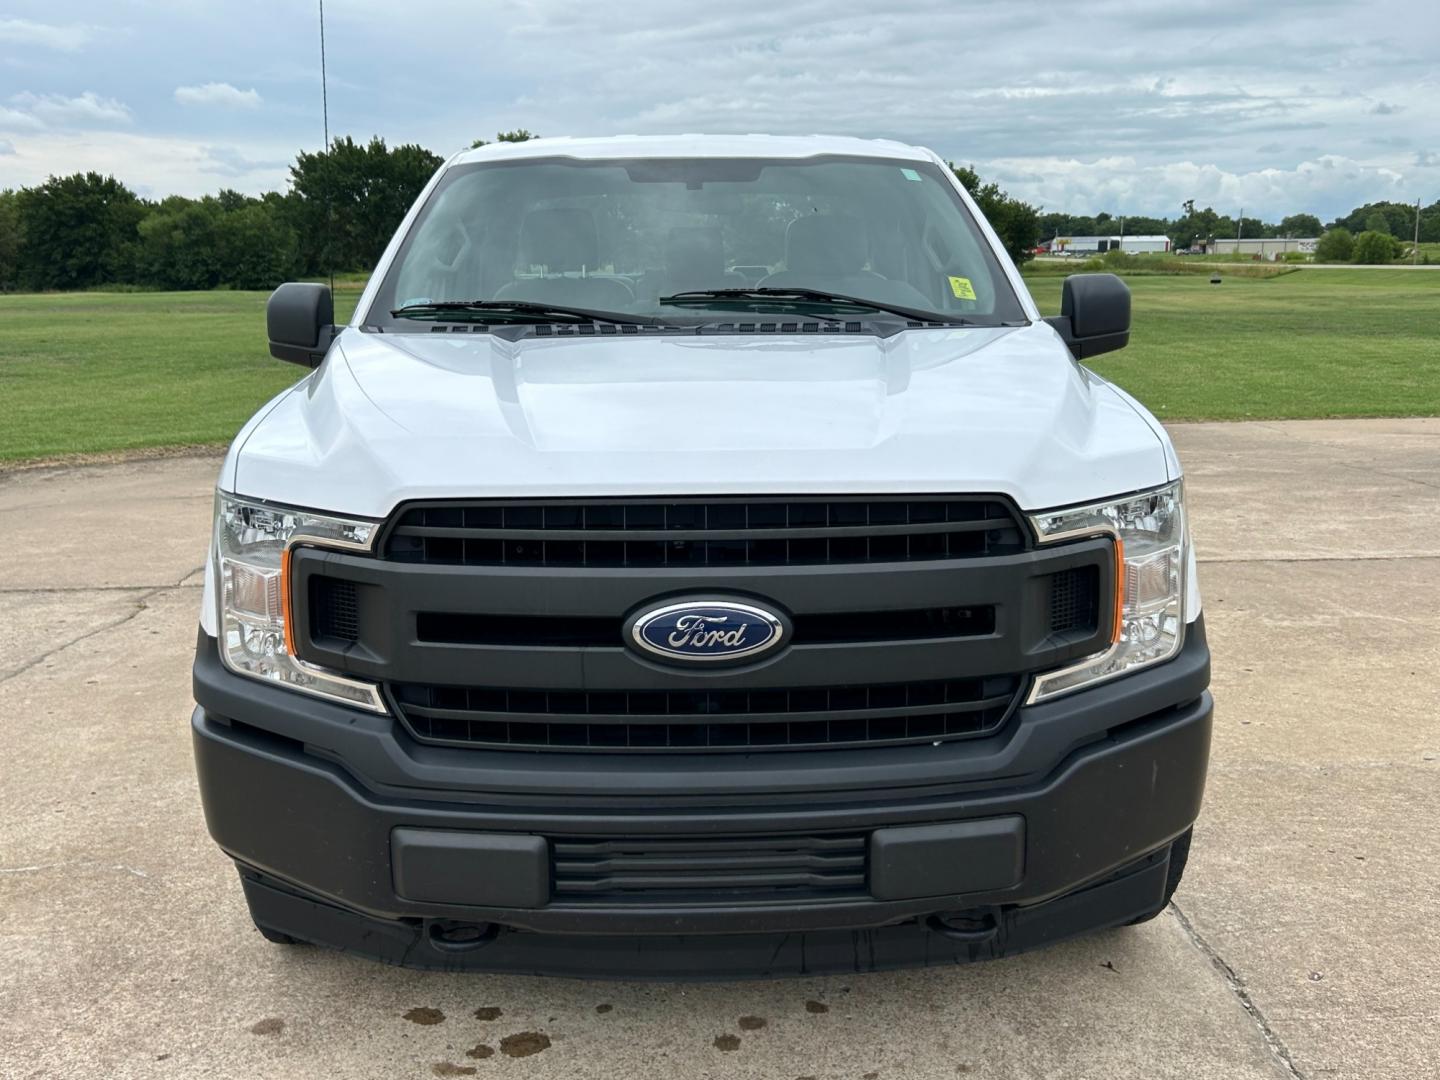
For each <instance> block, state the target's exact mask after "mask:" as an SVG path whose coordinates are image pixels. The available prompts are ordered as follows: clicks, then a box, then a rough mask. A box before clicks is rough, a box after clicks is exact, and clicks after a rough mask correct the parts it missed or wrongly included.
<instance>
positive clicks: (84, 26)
mask: <svg viewBox="0 0 1440 1080" xmlns="http://www.w3.org/2000/svg"><path fill="white" fill-rule="evenodd" d="M99 32H100V28H99V27H98V26H91V25H90V24H89V23H70V24H69V25H66V26H54V25H51V24H49V23H38V22H31V21H30V20H29V19H0V41H4V42H9V43H11V44H14V45H39V46H41V47H42V48H46V49H57V50H59V51H61V52H77V51H79V50H80V49H83V48H84V47H85V46H86V45H88V44H90V42H91V41H93V40H94V38H95V36H96V35H97V34H98V33H99Z"/></svg>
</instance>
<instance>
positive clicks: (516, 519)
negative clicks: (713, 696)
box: [384, 496, 1028, 567]
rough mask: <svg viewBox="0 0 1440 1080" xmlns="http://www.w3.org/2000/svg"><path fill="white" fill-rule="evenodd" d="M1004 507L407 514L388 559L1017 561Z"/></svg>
mask: <svg viewBox="0 0 1440 1080" xmlns="http://www.w3.org/2000/svg"><path fill="white" fill-rule="evenodd" d="M1027 544H1028V541H1027V534H1026V532H1025V529H1024V528H1023V527H1022V525H1021V522H1020V520H1019V518H1018V517H1017V516H1016V515H1015V514H1014V513H1013V512H1012V511H1011V509H1010V507H1009V505H1008V504H1007V503H1005V502H1003V501H1001V500H998V499H990V498H984V497H971V498H964V497H947V498H936V499H914V498H909V497H904V496H896V497H889V498H881V497H875V498H868V499H845V500H839V499H825V498H812V499H801V498H793V499H773V500H756V499H749V500H727V501H720V500H703V499H694V500H675V501H646V502H621V501H613V502H599V503H586V502H574V501H552V502H526V503H504V502H486V503H465V504H454V503H447V504H445V505H420V506H412V507H410V508H409V509H407V510H405V511H404V512H403V513H402V515H401V516H400V519H399V521H398V522H397V523H396V524H395V526H394V527H393V528H391V529H390V530H389V532H388V533H387V535H386V538H385V542H384V552H385V557H386V558H387V559H392V560H396V561H399V562H409V563H439V564H446V565H461V566H572V567H647V566H665V567H698V566H791V565H813V564H821V565H826V564H842V563H871V562H910V561H917V560H929V559H959V558H978V557H982V556H988V555H1005V554H1012V553H1014V552H1018V551H1023V550H1025V548H1026V547H1027Z"/></svg>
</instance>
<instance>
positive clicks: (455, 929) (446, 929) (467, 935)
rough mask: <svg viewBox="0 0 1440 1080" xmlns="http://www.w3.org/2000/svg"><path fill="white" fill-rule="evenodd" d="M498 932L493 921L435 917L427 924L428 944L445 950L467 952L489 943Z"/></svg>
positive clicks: (497, 927)
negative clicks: (476, 921) (463, 920)
mask: <svg viewBox="0 0 1440 1080" xmlns="http://www.w3.org/2000/svg"><path fill="white" fill-rule="evenodd" d="M499 932H500V927H499V926H497V925H496V924H495V923H471V922H457V921H455V920H454V919H436V920H434V921H433V922H431V923H430V924H429V927H428V931H427V933H428V935H429V938H430V944H431V945H433V946H434V947H435V948H437V949H441V950H443V951H446V952H469V951H470V950H471V949H478V948H480V947H482V946H484V945H488V944H490V942H492V941H494V940H495V937H496V935H497V934H498V933H499Z"/></svg>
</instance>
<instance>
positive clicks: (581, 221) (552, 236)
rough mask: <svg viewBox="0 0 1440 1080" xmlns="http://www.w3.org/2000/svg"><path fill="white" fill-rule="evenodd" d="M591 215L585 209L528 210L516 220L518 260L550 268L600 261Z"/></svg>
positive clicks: (591, 266)
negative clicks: (521, 218) (521, 217)
mask: <svg viewBox="0 0 1440 1080" xmlns="http://www.w3.org/2000/svg"><path fill="white" fill-rule="evenodd" d="M599 247H600V244H599V241H598V239H597V238H596V235H595V219H594V218H593V217H591V216H590V211H589V210H582V209H580V208H579V207H573V206H572V207H557V208H553V209H550V210H532V211H530V213H528V214H526V215H525V218H524V220H523V221H521V222H520V264H521V265H522V266H544V267H545V268H547V269H548V270H550V271H552V272H559V271H565V270H579V269H581V268H582V267H588V268H589V269H592V270H593V269H594V268H595V267H596V266H597V265H598V264H599V262H600V259H599Z"/></svg>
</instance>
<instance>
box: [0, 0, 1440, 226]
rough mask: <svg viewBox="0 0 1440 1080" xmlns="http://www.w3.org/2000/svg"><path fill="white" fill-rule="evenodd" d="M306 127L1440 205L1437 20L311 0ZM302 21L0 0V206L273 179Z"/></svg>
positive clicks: (1133, 9)
mask: <svg viewBox="0 0 1440 1080" xmlns="http://www.w3.org/2000/svg"><path fill="white" fill-rule="evenodd" d="M326 22H327V40H328V47H329V48H328V53H329V75H330V79H329V84H330V127H331V132H332V134H351V135H354V136H356V137H368V136H369V135H371V134H375V133H378V134H380V135H383V136H384V137H385V138H386V139H387V140H389V141H391V142H405V141H414V142H420V143H422V144H423V145H425V146H428V147H430V148H431V149H432V150H435V151H436V152H439V153H443V154H448V153H450V152H451V151H453V150H456V149H459V148H460V147H462V146H464V145H467V144H468V143H469V141H470V140H471V139H472V138H475V137H477V136H484V137H487V138H493V137H494V133H495V132H496V131H497V130H499V129H502V128H503V129H508V128H512V127H526V128H529V129H531V130H532V131H538V132H541V133H544V134H547V135H562V134H564V135H592V134H606V133H630V132H642V133H650V132H676V131H681V132H686V131H725V132H733V131H773V132H787V133H790V132H833V133H842V134H856V135H867V136H887V137H893V138H899V139H903V140H906V141H909V142H918V143H922V144H925V145H928V146H931V147H933V148H934V149H935V150H937V151H938V152H939V153H941V154H942V155H945V156H946V157H950V158H953V159H954V160H956V161H960V162H967V163H973V164H975V165H976V166H977V167H978V168H979V169H980V171H981V173H982V174H983V175H985V176H987V177H994V178H996V179H998V180H999V181H1000V182H1001V184H1002V185H1003V186H1005V187H1006V188H1008V189H1009V190H1011V191H1012V192H1014V193H1016V194H1019V195H1021V196H1023V197H1025V198H1026V199H1028V200H1030V201H1032V202H1035V203H1038V204H1040V205H1042V206H1043V207H1045V208H1046V209H1062V210H1069V211H1071V212H1085V213H1088V212H1094V211H1097V210H1102V209H1104V210H1109V211H1110V212H1112V213H1120V212H1125V213H1131V214H1139V213H1146V214H1156V215H1173V214H1174V213H1175V212H1176V211H1177V208H1178V207H1179V204H1180V203H1181V202H1182V201H1183V200H1185V199H1187V198H1194V199H1195V200H1196V201H1197V202H1199V203H1200V204H1201V205H1206V204H1213V205H1214V206H1215V207H1216V208H1217V209H1219V210H1222V211H1223V212H1227V213H1234V212H1236V211H1238V210H1239V209H1240V208H1241V207H1242V206H1243V207H1244V209H1245V212H1246V213H1247V214H1249V215H1252V216H1253V215H1261V216H1265V217H1270V218H1278V217H1280V216H1282V215H1283V214H1285V213H1289V212H1292V211H1296V210H1308V211H1311V212H1314V213H1316V214H1319V215H1320V216H1321V217H1326V218H1328V217H1332V216H1334V215H1336V214H1339V213H1342V212H1344V211H1347V210H1349V209H1350V208H1351V207H1352V206H1355V205H1357V204H1359V203H1363V202H1368V201H1371V200H1375V199H1396V200H1400V201H1405V200H1414V199H1416V198H1423V199H1424V200H1425V201H1426V202H1427V203H1429V202H1431V201H1433V200H1435V199H1436V198H1440V3H1437V0H1379V2H1372V3H1368V4H1365V3H1356V2H1355V0H1213V2H1212V0H1186V2H1179V3H1176V2H1170V0H1166V2H1160V0H1149V2H1128V0H1091V2H1087V3H1079V4H1075V3H1069V4H1062V3H1058V2H1042V0H1006V2H1003V3H1002V2H998V0H993V2H990V3H985V4H977V3H969V2H959V0H783V2H782V0H719V2H707V3H681V2H678V0H609V2H604V3H596V2H595V0H507V2H504V3H496V2H484V0H468V2H467V0H404V2H399V3H397V2H395V0H328V2H327V3H326ZM321 142H322V136H321V125H320V81H319V42H318V21H317V17H316V11H315V3H314V2H312V0H284V2H281V0H246V2H244V3H241V2H238V0H225V2H222V0H208V2H207V0H126V2H123V3H116V2H114V0H105V2H101V0H64V2H63V3H56V2H54V0H46V2H32V0H8V2H7V0H0V188H3V187H9V186H16V185H20V184H30V183H35V182H37V181H40V180H43V179H44V178H45V177H46V176H47V175H48V174H51V173H67V172H73V171H76V170H80V169H97V170H100V171H104V172H111V173H114V174H115V175H116V176H118V177H120V178H121V179H122V180H124V181H125V182H126V183H128V184H130V185H131V186H132V187H134V188H135V189H136V190H138V191H140V192H141V193H142V194H145V195H148V196H152V197H156V196H161V195H165V194H170V193H175V192H178V193H181V194H187V195H196V194H201V193H204V192H207V191H214V190H216V189H217V188H220V187H234V188H238V189H240V190H242V191H248V192H259V191H263V190H267V189H272V188H282V187H283V186H284V184H285V178H286V165H287V164H288V163H289V162H290V161H291V160H292V159H293V157H294V155H295V153H296V151H297V150H299V149H302V148H311V149H313V148H316V147H318V146H319V145H320V143H321Z"/></svg>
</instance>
